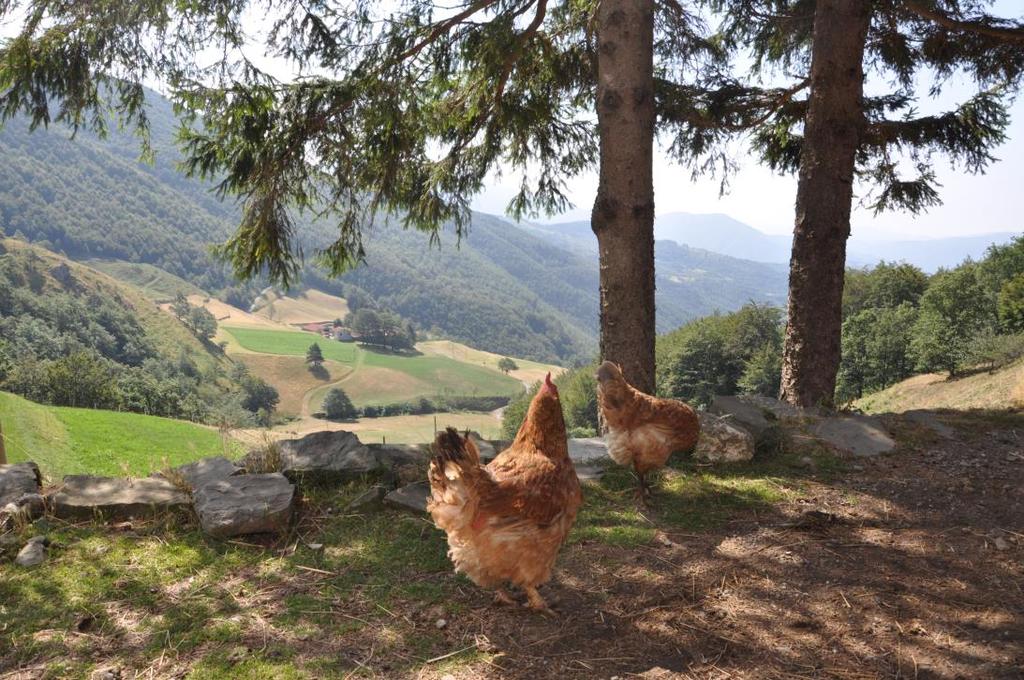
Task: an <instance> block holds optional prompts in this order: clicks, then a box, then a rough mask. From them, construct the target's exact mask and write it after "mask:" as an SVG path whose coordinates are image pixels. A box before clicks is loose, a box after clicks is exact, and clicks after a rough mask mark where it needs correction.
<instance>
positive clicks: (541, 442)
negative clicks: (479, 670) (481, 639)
mask: <svg viewBox="0 0 1024 680" xmlns="http://www.w3.org/2000/svg"><path fill="white" fill-rule="evenodd" d="M434 448H435V457H434V459H433V460H432V461H431V463H430V472H429V478H430V490H431V498H430V500H429V501H428V503H427V510H428V511H429V512H430V515H431V516H432V517H433V518H434V522H435V523H436V524H437V526H438V527H440V528H441V529H443V530H444V531H445V533H447V534H448V547H449V551H448V555H449V557H451V559H452V562H453V563H454V564H455V571H457V572H462V573H464V574H466V575H467V576H468V577H469V578H470V579H471V580H472V581H473V582H474V583H476V584H477V585H479V586H481V587H485V588H495V589H496V590H497V594H496V600H498V601H500V602H504V603H511V602H512V599H511V598H510V597H509V595H508V593H507V592H506V591H505V590H504V586H505V584H507V583H510V584H512V585H514V586H518V587H520V588H522V589H523V590H524V591H525V592H526V595H527V598H528V601H529V606H530V607H531V608H533V609H537V610H541V611H544V612H550V609H548V606H547V604H546V603H545V602H544V599H543V598H542V597H541V596H540V593H538V592H537V586H539V585H541V584H542V583H545V582H547V581H548V580H549V579H550V578H551V568H552V566H553V565H554V563H555V556H556V555H557V554H558V549H559V548H560V547H561V545H562V543H563V542H564V541H565V537H566V536H567V535H568V533H569V529H571V528H572V525H573V522H575V520H576V512H577V510H578V509H579V507H580V503H581V502H582V494H581V492H580V483H579V480H578V479H577V477H576V471H575V469H574V468H573V464H572V461H571V460H570V459H569V449H568V443H567V441H566V433H565V421H564V420H563V418H562V406H561V404H560V403H559V401H558V390H557V389H556V388H555V385H554V383H552V382H551V375H550V374H549V375H548V376H547V378H546V379H545V381H544V385H543V386H542V387H541V388H540V391H539V392H538V393H537V396H536V397H534V399H533V401H532V402H531V403H530V409H529V411H528V412H527V414H526V419H525V420H524V421H523V425H522V427H520V428H519V433H518V434H517V435H516V438H515V441H513V442H512V445H511V446H510V447H509V448H507V449H505V450H504V451H503V452H501V454H499V455H498V457H497V458H495V459H494V460H493V461H491V463H490V464H488V465H486V466H484V465H481V464H480V454H479V451H478V450H477V448H476V445H475V444H474V443H473V442H472V440H470V439H469V438H468V437H461V436H459V433H458V432H456V431H455V430H454V429H453V428H448V429H447V430H446V431H445V432H441V433H439V434H438V435H437V439H436V441H435V442H434Z"/></svg>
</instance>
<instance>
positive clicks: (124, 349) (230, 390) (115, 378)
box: [0, 239, 277, 422]
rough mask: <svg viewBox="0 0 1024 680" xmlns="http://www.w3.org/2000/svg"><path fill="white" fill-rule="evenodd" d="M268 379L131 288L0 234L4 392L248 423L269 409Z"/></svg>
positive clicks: (272, 398) (0, 381)
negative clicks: (230, 358) (239, 363)
mask: <svg viewBox="0 0 1024 680" xmlns="http://www.w3.org/2000/svg"><path fill="white" fill-rule="evenodd" d="M209 320H210V323H211V324H213V325H214V328H215V322H213V318H212V316H210V317H209ZM267 387H268V386H267V385H265V384H264V383H263V382H262V381H261V380H259V379H258V378H255V377H254V376H252V375H249V374H248V372H247V371H245V370H244V367H242V366H238V365H235V364H234V363H233V362H232V361H231V360H229V359H228V358H227V357H226V356H224V354H223V352H222V351H221V350H220V348H219V347H217V346H216V345H214V344H213V343H212V342H210V341H209V340H208V339H204V337H203V336H202V334H199V333H197V330H196V329H195V328H190V327H189V326H188V325H187V324H186V323H181V322H179V321H178V320H177V319H175V318H174V317H173V316H172V315H171V314H168V313H166V312H164V311H162V310H160V309H159V307H157V305H156V304H155V303H154V302H153V301H152V300H150V299H148V298H146V297H144V296H143V295H142V294H141V293H139V292H138V291H137V290H135V289H133V288H132V287H130V286H127V285H124V284H122V283H120V282H117V281H115V280H114V279H112V278H109V277H108V276H106V275H105V274H102V273H100V272H98V271H95V270H92V269H90V268H88V267H85V266H83V265H80V264H76V263H73V262H68V261H67V260H65V259H64V258H61V257H59V256H57V255H54V254H53V253H50V252H48V251H46V250H43V249H42V248H39V247H36V246H29V245H26V244H24V243H23V242H21V241H18V240H13V239H4V240H0V390H3V391H8V392H14V393H16V394H19V395H21V396H23V397H26V398H28V399H31V400H32V401H35V402H39V403H44V404H53V405H57V406H84V407H89V408H101V409H111V410H119V411H134V412H137V413H145V414H150V415H160V416H169V417H175V418H185V419H189V420H195V421H204V422H224V420H225V419H230V420H231V421H232V422H245V421H247V420H249V419H250V416H251V415H252V416H254V415H256V413H257V412H258V411H260V410H261V409H262V410H263V411H264V413H263V414H262V415H264V416H267V414H268V413H269V412H270V411H272V410H273V408H274V405H275V404H276V402H277V394H276V392H274V391H273V390H270V389H267Z"/></svg>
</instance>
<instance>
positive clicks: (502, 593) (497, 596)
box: [494, 588, 516, 607]
mask: <svg viewBox="0 0 1024 680" xmlns="http://www.w3.org/2000/svg"><path fill="white" fill-rule="evenodd" d="M494 604H503V605H507V606H510V607H514V606H515V604H516V601H515V600H513V599H512V596H511V595H509V594H508V591H507V590H505V589H504V588H498V589H497V590H496V591H495V592H494Z"/></svg>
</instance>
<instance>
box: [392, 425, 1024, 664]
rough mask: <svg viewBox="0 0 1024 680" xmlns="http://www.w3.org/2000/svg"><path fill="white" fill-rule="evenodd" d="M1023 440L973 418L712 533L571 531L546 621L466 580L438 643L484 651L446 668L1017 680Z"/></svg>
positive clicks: (1022, 627)
mask: <svg viewBox="0 0 1024 680" xmlns="http://www.w3.org/2000/svg"><path fill="white" fill-rule="evenodd" d="M1021 453H1024V428H1018V429H1013V428H1001V429H999V428H997V429H992V430H990V431H983V432H973V433H968V435H967V436H966V437H959V438H957V439H954V440H948V441H931V442H930V443H928V444H927V445H925V446H922V447H920V448H918V449H916V450H912V451H904V452H902V453H899V454H897V455H893V456H890V457H886V458H881V459H875V460H870V461H855V462H853V463H852V473H851V474H850V475H849V476H848V477H847V478H846V479H845V481H841V482H839V483H832V484H830V485H825V484H820V483H814V482H810V483H809V488H808V490H809V493H808V494H807V495H805V496H804V497H803V498H801V499H800V500H799V501H796V502H793V503H787V504H780V505H777V506H775V508H774V511H773V512H771V513H770V514H765V513H764V512H758V513H757V515H756V516H755V515H753V514H750V515H747V516H743V515H740V516H738V517H736V518H735V519H734V520H733V521H731V522H730V523H728V524H727V525H726V526H725V527H724V528H723V529H721V530H719V531H713V532H707V533H701V534H692V535H686V534H676V533H673V532H672V531H670V530H669V531H666V533H665V535H664V537H663V538H662V539H661V540H659V541H656V542H655V544H653V545H651V546H648V547H641V548H638V549H637V548H630V549H624V548H614V547H609V546H607V545H602V544H598V543H586V544H580V545H575V546H572V547H570V548H568V549H566V550H565V552H564V553H563V555H562V557H561V558H560V562H559V569H558V572H557V577H556V583H554V584H553V585H550V586H548V587H547V588H546V590H544V591H542V592H544V594H545V595H546V596H547V597H548V598H549V599H550V600H552V601H554V602H555V603H556V604H555V606H556V608H557V610H558V611H559V612H560V617H559V618H558V619H557V620H548V619H545V618H542V617H539V616H536V615H533V614H530V613H527V612H525V611H515V610H505V609H500V608H495V607H494V606H491V605H490V604H489V601H488V600H487V598H486V596H485V594H483V593H482V592H480V591H476V590H473V589H469V590H468V592H467V593H466V596H465V598H464V600H463V602H464V603H465V605H466V606H467V610H466V612H465V613H464V614H462V615H460V616H458V617H455V620H454V621H452V623H451V625H450V626H449V627H448V629H447V630H446V635H447V636H448V638H449V646H450V647H451V648H452V649H453V650H457V649H461V648H463V647H466V646H470V647H472V646H474V645H476V646H477V647H478V648H481V649H483V650H484V651H487V652H489V653H490V654H491V656H489V657H488V660H487V661H486V662H477V663H474V664H471V665H469V666H466V667H464V668H462V669H461V670H460V671H459V672H454V673H453V674H454V676H455V677H460V678H461V677H466V678H469V677H474V678H476V677H494V678H570V677H579V678H589V677H603V678H607V677H613V676H619V677H621V678H626V677H635V675H634V674H644V677H657V678H661V677H665V678H851V679H853V678H1024V589H1022V588H1024V458H1022V457H1020V454H1021ZM652 519H653V520H654V521H655V522H657V519H656V518H652ZM481 641H483V642H481ZM376 670H377V671H378V672H379V673H380V674H381V675H385V674H386V673H385V672H384V670H383V669H381V668H377V669H376ZM440 675H443V674H442V673H440V672H433V671H431V670H430V668H429V667H423V668H421V669H420V671H419V672H418V674H417V677H435V676H440Z"/></svg>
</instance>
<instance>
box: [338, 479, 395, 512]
mask: <svg viewBox="0 0 1024 680" xmlns="http://www.w3.org/2000/svg"><path fill="white" fill-rule="evenodd" d="M387 495H388V490H387V489H386V488H385V487H383V486H381V485H380V484H375V485H374V486H371V487H370V488H369V489H367V490H366V491H364V492H363V493H361V494H359V495H358V496H356V497H355V499H354V500H352V502H351V503H349V504H348V505H346V506H345V509H346V510H372V509H374V508H378V507H380V503H381V501H383V500H384V497H385V496H387Z"/></svg>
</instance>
